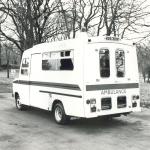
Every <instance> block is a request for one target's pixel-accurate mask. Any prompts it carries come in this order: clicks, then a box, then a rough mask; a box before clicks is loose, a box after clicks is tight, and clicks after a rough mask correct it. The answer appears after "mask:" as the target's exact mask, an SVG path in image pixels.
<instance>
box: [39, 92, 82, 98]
mask: <svg viewBox="0 0 150 150" xmlns="http://www.w3.org/2000/svg"><path fill="white" fill-rule="evenodd" d="M40 92H42V93H50V94H57V95H63V96H70V97H76V98H82V96H81V95H72V94H65V93H57V92H50V91H42V90H40Z"/></svg>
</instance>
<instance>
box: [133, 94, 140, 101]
mask: <svg viewBox="0 0 150 150" xmlns="http://www.w3.org/2000/svg"><path fill="white" fill-rule="evenodd" d="M139 98H140V96H139V95H133V96H132V100H138V99H139Z"/></svg>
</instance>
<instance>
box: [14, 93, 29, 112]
mask: <svg viewBox="0 0 150 150" xmlns="http://www.w3.org/2000/svg"><path fill="white" fill-rule="evenodd" d="M15 104H16V108H17V109H18V110H25V109H26V107H25V106H24V105H23V104H21V102H20V97H19V95H17V96H16V97H15Z"/></svg>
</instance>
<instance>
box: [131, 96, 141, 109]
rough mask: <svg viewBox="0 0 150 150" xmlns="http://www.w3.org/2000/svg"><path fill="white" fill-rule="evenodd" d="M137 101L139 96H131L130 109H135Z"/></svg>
mask: <svg viewBox="0 0 150 150" xmlns="http://www.w3.org/2000/svg"><path fill="white" fill-rule="evenodd" d="M139 99H140V96H139V95H133V96H132V107H137V101H136V100H139Z"/></svg>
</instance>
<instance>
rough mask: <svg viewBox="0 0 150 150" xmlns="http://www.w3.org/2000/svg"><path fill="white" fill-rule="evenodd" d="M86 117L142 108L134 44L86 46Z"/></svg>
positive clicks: (93, 44)
mask: <svg viewBox="0 0 150 150" xmlns="http://www.w3.org/2000/svg"><path fill="white" fill-rule="evenodd" d="M84 61H85V62H84V83H85V84H84V87H85V90H84V106H85V116H86V117H87V118H88V117H97V116H101V115H109V114H123V113H128V112H132V111H140V100H139V77H138V67H137V56H136V49H135V47H134V46H128V45H124V44H119V43H117V44H114V43H96V44H95V43H91V44H88V45H87V48H86V50H85V58H84Z"/></svg>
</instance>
